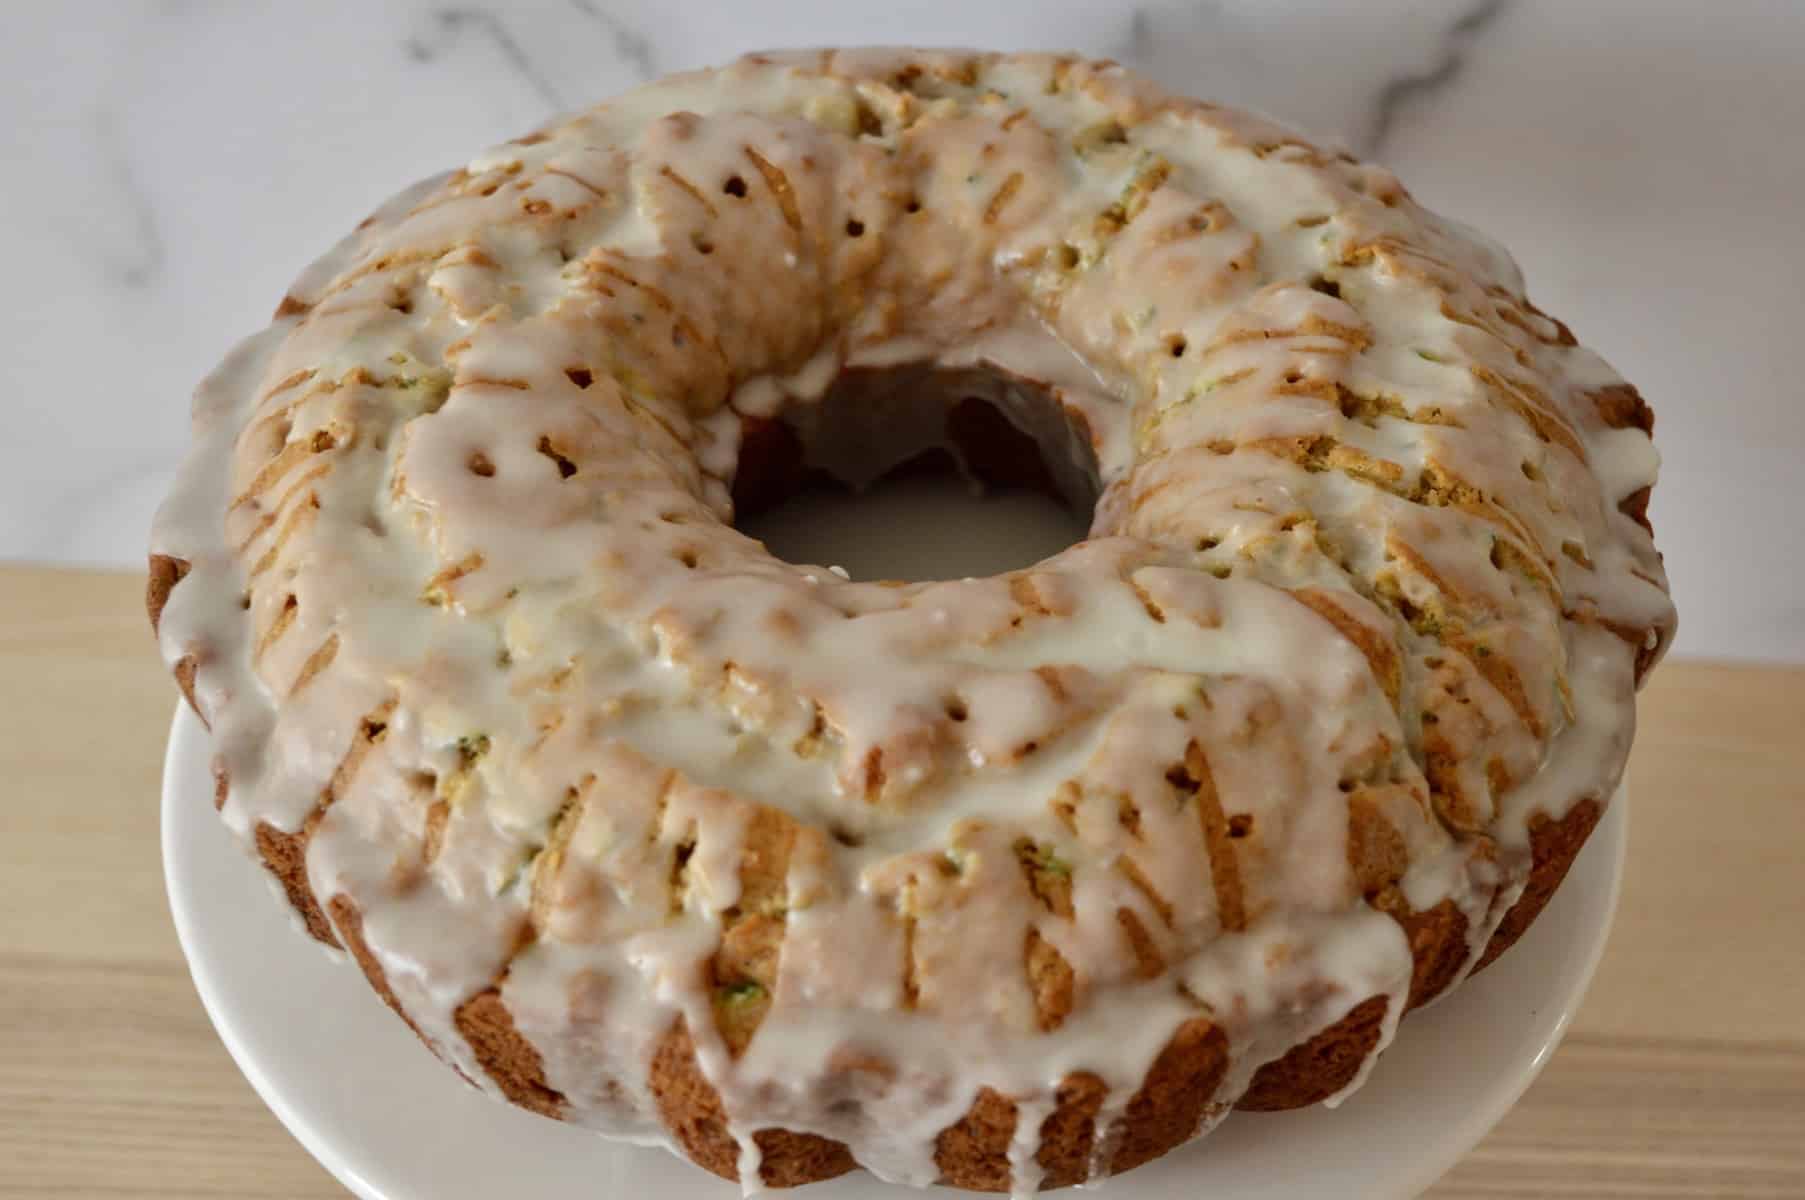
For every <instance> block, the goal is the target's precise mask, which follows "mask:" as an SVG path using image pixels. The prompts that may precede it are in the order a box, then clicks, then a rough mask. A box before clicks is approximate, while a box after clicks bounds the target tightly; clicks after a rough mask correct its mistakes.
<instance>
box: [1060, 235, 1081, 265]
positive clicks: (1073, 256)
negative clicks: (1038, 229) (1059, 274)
mask: <svg viewBox="0 0 1805 1200" xmlns="http://www.w3.org/2000/svg"><path fill="white" fill-rule="evenodd" d="M1056 253H1057V254H1058V256H1059V257H1058V262H1059V269H1060V270H1062V271H1075V270H1077V269H1078V264H1079V262H1080V261H1082V256H1081V255H1080V254H1079V253H1078V247H1076V246H1074V245H1072V243H1070V242H1061V243H1059V249H1058V251H1056Z"/></svg>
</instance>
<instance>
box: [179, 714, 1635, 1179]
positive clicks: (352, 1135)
mask: <svg viewBox="0 0 1805 1200" xmlns="http://www.w3.org/2000/svg"><path fill="white" fill-rule="evenodd" d="M208 758H209V748H208V740H207V733H206V730H205V729H204V728H202V726H201V724H200V722H199V721H197V720H196V719H195V718H194V716H193V715H192V714H191V713H189V712H188V710H187V709H186V708H185V707H183V708H180V709H179V710H178V711H177V713H176V719H175V723H174V726H173V728H172V729H171V732H170V738H169V755H168V759H167V761H166V762H165V764H164V772H163V860H164V869H165V871H166V873H167V876H168V884H169V903H170V908H171V909H172V910H173V912H174V914H175V924H176V931H177V932H178V933H179V934H180V936H181V939H182V948H183V949H184V951H186V953H187V955H188V965H189V968H190V970H191V971H192V972H193V974H194V983H195V987H196V988H197V989H198V990H199V992H200V996H201V1002H202V1003H203V1004H204V1005H205V1006H206V1009H207V1014H208V1016H210V1017H211V1018H212V1019H213V1024H214V1026H215V1027H216V1028H217V1029H218V1030H219V1035H220V1038H221V1039H222V1040H223V1041H224V1042H225V1044H226V1049H227V1050H229V1051H231V1054H232V1057H233V1058H234V1059H236V1060H237V1061H238V1065H239V1067H240V1068H241V1069H243V1071H244V1073H245V1077H246V1078H248V1079H249V1080H250V1081H251V1086H252V1087H254V1088H256V1089H257V1094H258V1095H260V1096H261V1097H263V1100H264V1102H265V1103H266V1104H268V1105H269V1106H270V1108H271V1109H272V1110H274V1112H275V1114H276V1116H277V1117H279V1118H280V1119H281V1121H282V1123H283V1124H284V1125H286V1126H288V1128H289V1131H290V1132H292V1133H293V1134H294V1135H295V1137H296V1138H298V1139H300V1142H301V1144H302V1145H303V1146H305V1147H307V1149H308V1151H309V1152H310V1153H312V1154H313V1156H314V1157H315V1158H317V1159H319V1160H320V1162H321V1163H322V1164H324V1166H325V1167H326V1169H327V1170H328V1171H330V1172H332V1174H333V1175H335V1176H336V1177H337V1178H338V1179H339V1180H340V1181H341V1182H343V1183H344V1185H345V1186H346V1187H348V1188H350V1189H351V1191H352V1192H354V1193H356V1194H357V1195H358V1196H359V1197H362V1198H363V1200H496V1197H502V1196H505V1197H509V1198H510V1200H541V1198H543V1200H614V1198H617V1197H618V1198H621V1200H635V1198H638V1197H650V1196H656V1197H660V1198H661V1200H735V1198H737V1197H738V1195H739V1189H738V1187H736V1186H735V1185H733V1184H729V1183H724V1182H722V1181H721V1180H719V1179H716V1178H715V1177H713V1176H712V1175H708V1174H705V1173H704V1172H703V1171H701V1170H700V1169H699V1168H697V1167H694V1166H691V1165H690V1164H689V1163H687V1162H683V1161H680V1160H678V1159H677V1158H674V1157H673V1156H671V1155H669V1154H666V1153H665V1152H663V1151H661V1150H655V1149H646V1148H642V1147H636V1146H628V1145H617V1144H613V1143H610V1142H606V1141H603V1140H601V1139H600V1138H598V1137H596V1136H594V1135H593V1134H590V1133H586V1132H584V1131H582V1130H580V1129H576V1128H573V1127H571V1126H566V1125H561V1124H559V1123H557V1122H555V1121H548V1120H545V1119H543V1118H540V1117H535V1116H532V1115H530V1114H528V1113H525V1112H522V1111H520V1110H518V1109H514V1108H512V1107H509V1106H507V1105H504V1104H500V1103H497V1102H495V1101H493V1100H490V1099H488V1098H486V1097H484V1096H483V1095H481V1094H480V1093H478V1092H476V1091H475V1090H473V1089H471V1088H469V1087H467V1086H465V1085H464V1084H463V1083H461V1082H460V1081H459V1080H458V1078H457V1077H456V1076H455V1075H453V1074H452V1073H451V1072H450V1071H449V1070H447V1069H446V1068H445V1067H444V1066H442V1065H440V1064H439V1063H438V1062H437V1061H436V1060H435V1059H434V1058H433V1057H432V1055H431V1054H429V1053H428V1052H427V1051H426V1049H425V1048H424V1047H422V1046H421V1045H420V1043H419V1042H418V1041H417V1040H416V1039H415V1038H414V1035H413V1034H412V1033H410V1032H408V1030H407V1029H406V1027H404V1026H403V1025H402V1024H401V1022H400V1021H397V1020H396V1019H395V1018H394V1016H393V1015H392V1014H391V1013H390V1012H389V1011H388V1010H387V1009H386V1008H384V1007H383V1006H382V1003H381V1001H379V1000H378V999H377V998H376V996H375V994H374V993H373V992H371V990H370V988H369V986H368V985H367V984H366V983H365V982H364V979H363V976H362V975H361V973H359V972H358V970H357V969H356V967H355V966H353V965H351V964H350V963H349V962H348V961H346V962H334V961H332V960H331V959H330V958H329V957H328V956H327V955H326V954H324V953H321V952H320V951H318V950H317V949H315V948H314V947H313V946H312V945H311V944H308V943H306V939H305V935H304V934H301V933H299V932H297V930H296V929H295V928H294V927H293V926H292V925H291V923H290V921H289V919H288V916H287V914H286V911H285V908H284V906H283V905H282V904H281V903H280V902H278V901H277V900H276V899H275V898H274V897H272V896H271V895H270V886H269V884H268V883H267V882H266V880H265V878H264V875H263V870H262V868H261V867H259V866H257V865H256V864H255V863H253V862H252V861H251V860H250V859H249V858H247V857H246V856H245V855H244V854H243V853H242V852H241V851H240V850H239V849H238V848H237V847H236V846H234V845H233V844H232V842H231V839H230V838H229V836H228V834H227V832H226V830H225V827H224V826H223V825H222V824H221V823H220V820H219V818H218V817H217V816H216V815H215V813H214V811H213V804H212V796H213V780H212V778H211V776H210V774H209V772H208V769H207V764H208ZM1625 807H1626V806H1625V803H1624V797H1623V796H1622V795H1621V794H1619V795H1618V797H1617V799H1616V801H1615V803H1613V804H1612V805H1611V807H1610V811H1609V812H1608V813H1607V814H1606V816H1605V818H1604V820H1603V821H1602V822H1601V823H1600V824H1599V826H1598V829H1597V832H1596V833H1594V834H1593V836H1592V839H1591V842H1590V844H1588V845H1587V846H1586V849H1585V852H1584V853H1583V854H1582V855H1581V856H1580V858H1579V861H1578V862H1577V863H1576V864H1575V865H1574V868H1573V871H1572V873H1571V874H1570V875H1569V876H1568V879H1567V882H1566V884H1565V886H1563V887H1562V888H1561V890H1560V892H1559V894H1558V895H1556V897H1555V898H1554V900H1553V902H1552V903H1551V904H1550V905H1549V906H1548V909H1547V911H1546V912H1545V913H1543V915H1542V918H1541V919H1540V920H1539V921H1537V922H1536V924H1535V926H1534V928H1532V929H1531V930H1530V931H1529V933H1528V934H1527V935H1525V936H1524V938H1523V939H1522V941H1521V942H1520V943H1519V944H1518V945H1517V946H1516V947H1515V948H1514V949H1513V950H1512V951H1511V952H1510V954H1509V955H1508V956H1506V958H1505V959H1504V961H1503V962H1502V963H1501V964H1500V965H1499V967H1498V968H1497V969H1495V970H1492V971H1488V972H1486V973H1485V974H1484V975H1481V976H1480V977H1479V978H1477V979H1475V980H1473V981H1471V982H1469V983H1467V984H1466V985H1465V986H1463V987H1462V988H1460V990H1459V991H1458V992H1456V993H1455V994H1454V995H1453V996H1451V997H1449V998H1448V1000H1447V1001H1446V1002H1445V1003H1441V1004H1437V1005H1435V1006H1434V1007H1432V1008H1430V1009H1429V1010H1427V1011H1425V1012H1419V1013H1416V1014H1415V1015H1413V1016H1411V1017H1410V1018H1409V1019H1408V1020H1406V1021H1405V1023H1404V1026H1403V1029H1402V1031H1401V1033H1400V1036H1399V1037H1398V1039H1397V1041H1396V1042H1395V1043H1394V1044H1393V1046H1392V1048H1391V1049H1390V1050H1389V1051H1388V1052H1387V1053H1386V1055H1385V1057H1384V1059H1383V1060H1382V1061H1381V1062H1380V1063H1379V1064H1378V1065H1377V1067H1376V1068H1375V1069H1374V1071H1373V1074H1372V1078H1371V1080H1370V1081H1369V1082H1368V1083H1367V1085H1366V1087H1365V1088H1364V1089H1362V1090H1361V1091H1360V1092H1359V1093H1358V1094H1356V1095H1355V1096H1354V1097H1353V1098H1352V1099H1350V1100H1349V1101H1348V1102H1347V1103H1346V1104H1343V1105H1342V1106H1341V1107H1340V1108H1338V1109H1335V1110H1332V1111H1331V1110H1328V1109H1324V1108H1320V1107H1318V1108H1312V1109H1309V1110H1305V1111H1300V1112H1291V1113H1276V1114H1265V1113H1240V1114H1236V1115H1234V1116H1231V1117H1230V1118H1229V1119H1228V1121H1226V1122H1225V1123H1224V1124H1223V1125H1222V1126H1221V1127H1220V1128H1218V1129H1217V1130H1216V1132H1215V1133H1213V1134H1211V1135H1210V1136H1209V1137H1208V1138H1206V1139H1205V1140H1203V1141H1202V1142H1199V1143H1197V1144H1195V1145H1192V1146H1190V1147H1187V1148H1185V1149H1183V1150H1180V1151H1177V1152H1175V1153H1173V1154H1169V1155H1167V1156H1166V1157H1165V1158H1163V1159H1160V1160H1159V1161H1157V1162H1154V1163H1150V1164H1149V1165H1147V1166H1144V1167H1142V1168H1140V1169H1139V1170H1137V1171H1134V1172H1132V1173H1130V1174H1128V1175H1124V1176H1122V1177H1121V1178H1118V1179H1112V1180H1109V1181H1108V1182H1107V1183H1105V1184H1104V1185H1103V1186H1102V1187H1101V1188H1100V1189H1099V1194H1100V1195H1101V1196H1102V1197H1103V1200H1197V1197H1203V1196H1207V1197H1210V1198H1211V1200H1236V1198H1241V1197H1254V1196H1258V1197H1261V1198H1262V1200H1278V1198H1281V1197H1321V1196H1336V1197H1348V1198H1353V1197H1397V1196H1412V1195H1415V1194H1417V1193H1418V1192H1420V1191H1422V1190H1423V1189H1425V1188H1427V1187H1428V1186H1429V1185H1430V1184H1431V1183H1433V1182H1434V1181H1435V1180H1436V1179H1437V1178H1438V1177H1439V1176H1440V1175H1441V1174H1442V1173H1443V1172H1444V1171H1446V1170H1447V1169H1448V1168H1449V1167H1450V1166H1452V1165H1453V1164H1454V1162H1455V1161H1456V1160H1457V1159H1459V1158H1460V1156H1461V1155H1462V1154H1464V1153H1465V1152H1466V1151H1467V1150H1468V1149H1469V1148H1471V1147H1472V1146H1473V1145H1474V1144H1475V1143H1476V1142H1478V1141H1479V1139H1480V1138H1481V1137H1483V1136H1484V1134H1485V1132H1486V1131H1487V1130H1488V1129H1490V1128H1491V1127H1492V1125H1493V1124H1494V1123H1495V1122H1497V1120H1498V1119H1499V1118H1500V1117H1502V1116H1503V1115H1504V1113H1505V1111H1506V1110H1507V1109H1509V1108H1510V1106H1511V1104H1512V1103H1513V1102H1515V1100H1516V1099H1517V1097H1518V1096H1520V1095H1521V1094H1522V1093H1523V1090H1524V1089H1525V1088H1527V1087H1528V1086H1529V1084H1530V1082H1531V1081H1532V1080H1533V1079H1534V1078H1535V1077H1536V1074H1537V1073H1538V1072H1539V1071H1540V1070H1541V1069H1542V1067H1543V1065H1544V1064H1546V1063H1547V1061H1548V1059H1549V1056H1550V1055H1552V1054H1553V1052H1554V1048H1555V1046H1556V1044H1557V1043H1558V1042H1559V1041H1560V1038H1561V1033H1562V1032H1563V1031H1564V1030H1565V1029H1566V1026H1567V1023H1568V1021H1569V1020H1570V1019H1571V1018H1572V1015H1573V1012H1574V1010H1575V1009H1576V1008H1577V1007H1578V1006H1579V1002H1580V998H1581V997H1582V996H1583V995H1584V994H1585V990H1586V984H1587V983H1588V981H1590V979H1591V977H1592V971H1593V968H1594V967H1596V966H1597V964H1598V959H1599V955H1600V953H1601V952H1602V951H1603V949H1604V943H1605V935H1606V933H1607V931H1608V930H1609V928H1610V924H1611V914H1612V911H1613V910H1614V909H1615V907H1616V903H1617V892H1618V887H1619V884H1620V882H1621V880H1622V877H1623V861H1624V847H1625V844H1626V842H1627V838H1626V835H1625V828H1626V825H1625V821H1626V816H1625ZM792 1194H795V1195H797V1196H798V1200H907V1197H909V1196H910V1195H913V1194H915V1193H911V1192H909V1191H907V1190H906V1189H903V1188H898V1187H893V1186H891V1185H888V1184H884V1183H880V1182H878V1181H876V1180H874V1179H872V1178H871V1177H870V1176H867V1175H864V1174H862V1173H858V1174H854V1175H851V1176H847V1177H845V1178H842V1179H836V1180H831V1181H829V1182H826V1183H820V1184H814V1185H811V1186H810V1187H807V1188H804V1189H801V1191H800V1192H797V1193H792ZM944 1194H945V1195H949V1196H950V1195H952V1193H944Z"/></svg>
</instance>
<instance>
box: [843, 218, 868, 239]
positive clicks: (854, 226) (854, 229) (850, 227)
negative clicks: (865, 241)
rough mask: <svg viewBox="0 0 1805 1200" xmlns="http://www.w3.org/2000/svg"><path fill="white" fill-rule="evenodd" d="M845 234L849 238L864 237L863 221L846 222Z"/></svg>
mask: <svg viewBox="0 0 1805 1200" xmlns="http://www.w3.org/2000/svg"><path fill="white" fill-rule="evenodd" d="M846 236H847V237H851V238H856V237H864V236H865V223H864V222H863V221H848V222H846Z"/></svg>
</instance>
